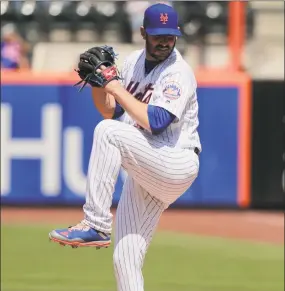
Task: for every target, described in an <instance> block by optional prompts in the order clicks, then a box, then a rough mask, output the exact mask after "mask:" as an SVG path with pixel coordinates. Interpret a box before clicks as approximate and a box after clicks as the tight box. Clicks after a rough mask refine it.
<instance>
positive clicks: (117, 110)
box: [112, 101, 125, 119]
mask: <svg viewBox="0 0 285 291" xmlns="http://www.w3.org/2000/svg"><path fill="white" fill-rule="evenodd" d="M124 112H125V110H124V108H123V107H122V106H121V105H120V104H119V103H118V102H117V101H116V107H115V111H114V115H113V117H112V119H117V118H119V117H121V116H122V115H123V114H124Z"/></svg>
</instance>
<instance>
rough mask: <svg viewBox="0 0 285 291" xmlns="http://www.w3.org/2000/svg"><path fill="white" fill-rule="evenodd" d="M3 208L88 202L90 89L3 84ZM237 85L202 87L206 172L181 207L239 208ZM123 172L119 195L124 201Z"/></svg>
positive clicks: (93, 120) (93, 117)
mask: <svg viewBox="0 0 285 291" xmlns="http://www.w3.org/2000/svg"><path fill="white" fill-rule="evenodd" d="M1 91H2V92H1V97H2V99H1V200H2V205H5V204H9V205H37V204H39V205H48V204H50V205H53V204H59V205H82V204H83V203H84V196H85V191H84V190H85V182H86V174H87V167H88V161H89V154H90V151H91V146H92V138H93V131H94V128H95V126H96V124H98V122H100V120H101V116H100V115H99V114H98V112H97V111H96V109H95V108H94V106H93V102H92V98H91V95H90V89H89V88H86V89H85V90H84V91H83V92H82V93H80V94H79V93H78V91H77V89H75V88H74V87H72V86H71V85H39V84H36V85H5V84H3V85H2V88H1ZM238 98H239V88H238V87H217V86H215V87H206V86H204V87H199V88H198V100H199V118H200V126H199V133H200V138H201V143H202V147H203V151H202V153H201V156H200V173H199V177H198V178H197V179H196V181H195V182H194V184H193V185H192V187H191V189H189V190H188V191H187V192H186V193H184V195H183V196H181V197H180V198H179V199H178V200H177V201H176V202H175V203H174V205H175V206H186V207H187V206H196V205H198V206H237V204H238V201H237V181H238V177H237V152H238V139H237V136H238ZM123 179H124V173H123V172H122V173H121V174H120V176H119V179H118V182H117V185H116V191H115V193H114V205H116V204H117V202H118V200H119V198H120V193H121V189H122V184H123Z"/></svg>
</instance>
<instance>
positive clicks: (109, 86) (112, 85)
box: [104, 79, 122, 94]
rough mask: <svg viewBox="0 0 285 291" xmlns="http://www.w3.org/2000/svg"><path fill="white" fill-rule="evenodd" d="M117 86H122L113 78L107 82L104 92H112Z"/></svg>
mask: <svg viewBox="0 0 285 291" xmlns="http://www.w3.org/2000/svg"><path fill="white" fill-rule="evenodd" d="M119 87H122V86H121V83H120V82H119V81H118V80H116V79H114V80H112V81H110V82H108V83H107V84H106V86H105V87H104V88H105V91H106V93H110V94H112V93H114V92H115V91H116V89H117V88H119Z"/></svg>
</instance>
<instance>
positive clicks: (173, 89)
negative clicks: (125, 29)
mask: <svg viewBox="0 0 285 291" xmlns="http://www.w3.org/2000/svg"><path fill="white" fill-rule="evenodd" d="M145 57H146V52H145V49H143V50H138V51H134V52H133V53H132V54H131V55H130V56H129V57H128V58H127V59H126V60H125V63H124V65H123V68H122V77H123V81H122V82H123V85H124V87H125V88H126V89H127V90H128V91H129V92H130V93H131V94H132V95H134V96H135V97H136V98H137V99H138V100H140V101H142V102H144V103H149V104H151V105H155V106H160V107H163V108H165V109H167V110H168V111H169V112H171V113H172V114H174V115H175V116H176V118H175V120H174V121H173V122H172V123H171V124H170V125H169V126H168V127H167V129H166V130H165V131H163V132H162V133H161V134H159V135H157V136H156V138H157V139H160V140H161V141H163V143H164V144H166V145H170V146H176V147H180V148H194V147H198V148H199V149H200V151H201V144H200V139H199V135H198V132H197V127H198V125H199V121H198V102H197V94H196V88H197V82H196V79H195V76H194V73H193V71H192V69H191V68H190V66H189V65H188V64H187V63H186V62H185V61H184V59H183V58H182V56H181V54H180V53H179V52H178V50H177V49H174V50H173V52H172V53H171V55H170V56H169V57H168V58H167V59H166V60H165V61H163V62H161V63H160V64H159V65H157V66H156V67H155V68H154V69H152V71H151V72H150V73H149V74H147V75H146V74H145ZM121 120H122V121H123V122H125V123H128V124H133V125H136V123H135V121H134V120H133V119H132V118H131V117H130V116H129V115H128V113H127V112H125V113H124V115H123V117H122V118H121Z"/></svg>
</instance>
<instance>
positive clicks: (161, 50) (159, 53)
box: [146, 36, 176, 62]
mask: <svg viewBox="0 0 285 291" xmlns="http://www.w3.org/2000/svg"><path fill="white" fill-rule="evenodd" d="M175 44H176V40H175V42H174V44H173V46H172V47H170V46H169V45H166V46H162V45H156V46H153V45H152V44H151V43H150V42H149V40H148V37H147V36H146V50H147V52H148V54H149V55H150V56H152V57H153V58H154V59H155V60H156V61H159V62H163V61H165V60H166V59H167V58H168V57H169V56H170V55H171V53H172V52H173V50H174V48H175Z"/></svg>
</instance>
